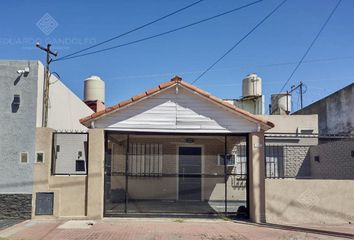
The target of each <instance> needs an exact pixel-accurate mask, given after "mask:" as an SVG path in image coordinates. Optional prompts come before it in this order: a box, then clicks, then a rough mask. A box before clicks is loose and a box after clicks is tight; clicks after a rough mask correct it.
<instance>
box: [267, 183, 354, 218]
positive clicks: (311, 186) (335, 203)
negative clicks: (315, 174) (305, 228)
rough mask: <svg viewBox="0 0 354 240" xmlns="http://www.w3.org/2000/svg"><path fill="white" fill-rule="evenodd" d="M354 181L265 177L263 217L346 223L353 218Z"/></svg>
mask: <svg viewBox="0 0 354 240" xmlns="http://www.w3.org/2000/svg"><path fill="white" fill-rule="evenodd" d="M353 189H354V181H353V180H317V179H316V180H315V179H266V181H265V196H266V221H267V222H268V223H275V224H303V223H311V224H346V223H349V222H353V221H354V201H353V199H354V191H353Z"/></svg>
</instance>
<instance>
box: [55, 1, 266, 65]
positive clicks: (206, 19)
mask: <svg viewBox="0 0 354 240" xmlns="http://www.w3.org/2000/svg"><path fill="white" fill-rule="evenodd" d="M263 1H264V0H257V1H254V2H251V3H248V4H246V5H243V6H241V7H237V8H234V9H231V10H229V11H225V12H222V13H219V14H217V15H214V16H212V17H208V18H205V19H202V20H199V21H196V22H193V23H190V24H187V25H184V26H182V27H178V28H174V29H172V30H168V31H166V32H162V33H158V34H155V35H151V36H148V37H144V38H140V39H138V40H134V41H131V42H127V43H122V44H119V45H115V46H112V47H108V48H103V49H100V50H96V51H92V52H88V53H83V54H79V55H75V56H70V57H66V58H58V59H56V60H53V61H64V60H69V59H73V58H78V57H84V56H88V55H92V54H96V53H100V52H105V51H109V50H113V49H116V48H120V47H125V46H128V45H132V44H135V43H139V42H143V41H146V40H150V39H153V38H157V37H161V36H164V35H167V34H170V33H173V32H177V31H180V30H182V29H185V28H188V27H192V26H194V25H198V24H200V23H203V22H207V21H210V20H212V19H215V18H219V17H221V16H224V15H227V14H230V13H233V12H236V11H238V10H241V9H244V8H247V7H250V6H252V5H254V4H257V3H260V2H263Z"/></svg>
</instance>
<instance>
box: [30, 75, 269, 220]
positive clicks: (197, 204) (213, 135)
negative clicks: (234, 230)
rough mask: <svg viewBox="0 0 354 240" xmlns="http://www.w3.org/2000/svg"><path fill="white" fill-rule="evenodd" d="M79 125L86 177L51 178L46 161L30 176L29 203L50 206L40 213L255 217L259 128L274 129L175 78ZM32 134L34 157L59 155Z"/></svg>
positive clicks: (46, 134)
mask: <svg viewBox="0 0 354 240" xmlns="http://www.w3.org/2000/svg"><path fill="white" fill-rule="evenodd" d="M91 100H93V99H91ZM81 123H82V124H83V125H84V126H86V127H88V128H90V129H89V132H88V135H89V141H88V158H89V160H88V166H87V171H86V172H84V174H75V173H74V174H73V173H72V172H70V171H68V172H67V173H66V176H63V175H64V174H65V172H62V171H61V172H60V173H59V174H58V173H57V172H56V168H57V163H56V162H52V161H54V160H52V159H51V156H50V155H51V154H48V155H49V157H48V158H46V161H45V164H42V165H37V166H36V169H35V171H36V174H35V181H34V182H35V183H36V182H40V183H41V184H36V185H35V186H34V192H33V193H34V195H33V196H34V197H35V198H37V196H39V195H41V194H50V196H49V198H50V199H51V200H50V202H51V203H52V205H51V206H52V209H48V211H44V212H41V214H44V215H54V216H55V217H70V216H71V217H72V216H75V217H88V218H102V217H103V216H119V215H122V214H123V215H127V214H133V215H134V214H159V215H161V214H208V215H209V214H219V213H222V214H229V215H238V216H243V217H247V216H248V212H249V217H250V219H251V220H252V221H256V222H260V221H262V219H264V152H263V146H264V131H266V130H269V129H270V128H272V127H274V125H273V124H272V123H271V122H270V121H267V120H264V119H263V118H262V117H259V116H255V115H253V114H251V113H249V112H247V111H244V110H242V109H239V108H237V107H235V106H233V105H232V104H228V103H225V102H224V101H222V100H221V99H219V98H217V97H215V96H213V95H211V94H210V93H207V92H205V91H203V90H201V89H199V88H197V87H195V86H193V85H190V84H188V83H186V82H184V81H182V80H181V78H179V77H174V78H173V79H172V80H171V81H168V82H165V83H162V84H160V85H159V86H157V87H155V88H153V89H150V90H147V91H145V92H143V93H141V94H138V95H136V96H133V97H132V98H130V99H128V100H126V101H123V102H120V103H118V104H116V105H113V106H111V107H108V108H106V109H104V110H102V111H98V112H96V113H94V114H91V115H89V116H88V117H85V118H83V119H82V120H81ZM37 131H38V137H37V146H36V147H37V150H41V151H43V152H48V153H50V152H51V151H53V153H54V154H53V155H54V156H56V155H57V154H58V151H57V150H58V149H60V151H59V154H64V152H65V151H66V150H65V149H64V148H61V147H60V146H59V147H58V146H57V145H56V143H54V146H52V145H51V144H46V143H49V142H50V143H51V141H50V140H51V139H52V131H51V130H50V129H44V128H43V129H38V130H37ZM69 150H70V149H69ZM70 151H71V150H70ZM70 161H72V163H75V162H76V163H77V161H78V160H77V159H76V158H71V159H70ZM41 197H42V196H41ZM34 202H35V204H36V206H35V208H34V209H33V215H32V216H33V217H34V218H40V217H41V216H39V215H38V214H37V213H38V212H37V209H40V208H41V207H42V204H43V202H42V200H41V201H38V199H34ZM47 217H48V216H47Z"/></svg>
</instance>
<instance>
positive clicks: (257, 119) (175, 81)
mask: <svg viewBox="0 0 354 240" xmlns="http://www.w3.org/2000/svg"><path fill="white" fill-rule="evenodd" d="M175 84H180V85H182V86H184V87H186V88H188V89H190V90H192V91H195V92H197V93H199V94H200V95H202V96H204V97H206V98H209V99H211V100H212V101H214V102H216V103H218V104H221V105H223V106H224V107H227V108H229V109H231V110H233V111H235V112H237V113H238V114H240V115H243V116H244V117H245V118H247V119H250V120H253V121H255V122H257V123H260V124H262V125H266V126H267V127H268V128H272V127H274V124H273V123H272V122H270V121H267V120H265V119H263V118H262V117H259V116H256V115H254V114H252V113H250V112H247V111H245V110H243V109H240V108H238V107H235V106H234V105H233V104H230V103H227V102H225V101H223V100H222V99H220V98H218V97H215V96H213V95H211V94H210V93H208V92H206V91H203V90H201V89H199V88H197V87H196V86H193V85H191V84H189V83H187V82H184V81H182V78H180V77H178V76H175V77H173V78H172V79H171V80H170V81H168V82H164V83H161V84H160V85H159V86H157V87H155V88H152V89H149V90H147V91H145V92H143V93H140V94H138V95H135V96H133V97H132V98H130V99H127V100H124V101H122V102H120V103H117V104H115V105H113V106H111V107H108V108H106V109H104V110H102V111H99V112H96V113H93V114H91V115H90V116H87V117H85V118H82V119H80V122H81V123H82V124H84V123H87V122H88V121H92V120H95V119H96V118H98V117H101V116H103V115H106V114H108V113H111V112H113V111H115V110H116V109H119V108H122V107H124V106H126V105H128V104H131V103H133V102H136V101H138V100H140V99H142V98H146V97H148V96H150V95H152V94H155V93H157V92H159V91H161V90H163V89H166V88H168V87H170V86H172V85H175Z"/></svg>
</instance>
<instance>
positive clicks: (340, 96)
mask: <svg viewBox="0 0 354 240" xmlns="http://www.w3.org/2000/svg"><path fill="white" fill-rule="evenodd" d="M353 111H354V83H351V84H350V85H348V86H346V87H344V88H342V89H340V90H338V91H336V92H335V93H332V94H331V95H329V96H327V97H325V98H322V99H320V100H318V101H316V102H314V103H312V104H310V105H308V106H306V107H304V108H302V109H300V110H298V111H296V112H294V113H293V115H309V114H317V115H318V125H319V134H320V135H326V134H339V135H350V134H354V114H353Z"/></svg>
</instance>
